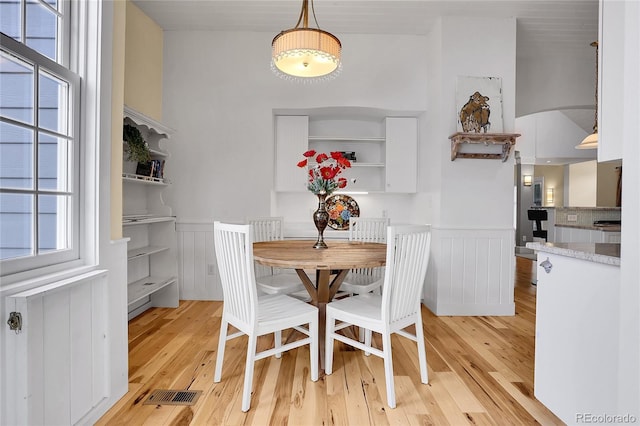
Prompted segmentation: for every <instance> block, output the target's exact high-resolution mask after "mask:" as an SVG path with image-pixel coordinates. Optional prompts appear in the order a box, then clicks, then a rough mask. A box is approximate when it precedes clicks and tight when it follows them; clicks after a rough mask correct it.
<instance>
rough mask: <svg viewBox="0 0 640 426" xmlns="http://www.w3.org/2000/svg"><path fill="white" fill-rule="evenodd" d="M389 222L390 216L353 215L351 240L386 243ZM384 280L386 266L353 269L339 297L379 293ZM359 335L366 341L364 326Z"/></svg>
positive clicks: (350, 231) (350, 228)
mask: <svg viewBox="0 0 640 426" xmlns="http://www.w3.org/2000/svg"><path fill="white" fill-rule="evenodd" d="M389 223H390V219H389V218H388V217H352V218H350V219H349V241H364V242H369V243H385V242H386V241H387V227H388V226H389ZM383 280H384V267H378V268H358V269H352V270H351V271H349V274H347V276H346V277H345V279H344V281H343V282H342V284H341V285H340V294H339V296H338V298H340V297H342V296H345V295H347V296H353V295H357V294H365V293H370V292H372V291H374V292H377V293H378V294H379V293H380V288H381V287H382V282H383ZM358 336H359V339H360V341H361V342H364V336H365V330H364V329H363V328H360V329H359V333H358Z"/></svg>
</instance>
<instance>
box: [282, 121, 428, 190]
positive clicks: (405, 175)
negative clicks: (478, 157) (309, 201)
mask: <svg viewBox="0 0 640 426" xmlns="http://www.w3.org/2000/svg"><path fill="white" fill-rule="evenodd" d="M275 127H276V162H277V167H276V173H277V175H276V180H275V187H276V190H277V191H306V187H305V185H304V182H305V179H306V174H305V173H304V171H303V172H302V173H301V172H300V169H299V168H298V170H296V168H295V164H296V162H297V161H299V160H300V159H301V158H302V153H303V152H304V151H306V150H307V149H313V150H315V151H317V152H325V153H327V154H328V153H330V152H333V151H342V152H354V153H355V156H356V160H355V161H351V168H349V169H346V170H344V171H343V173H342V177H344V178H346V179H347V180H348V184H347V192H349V191H354V192H355V191H363V192H365V191H366V192H396V193H412V192H415V191H416V181H417V159H416V158H417V155H416V154H417V138H418V135H417V127H418V126H417V118H415V117H383V116H375V117H374V116H369V117H368V116H361V115H360V116H357V117H355V118H349V117H344V116H341V117H335V116H333V117H327V116H326V115H323V116H320V117H314V116H312V115H311V116H276V120H275ZM390 147H392V150H390V149H389V148H390ZM291 153H293V155H292V154H291Z"/></svg>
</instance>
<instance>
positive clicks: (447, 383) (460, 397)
mask: <svg viewBox="0 0 640 426" xmlns="http://www.w3.org/2000/svg"><path fill="white" fill-rule="evenodd" d="M435 375H436V377H437V378H438V380H439V381H441V382H442V384H443V385H444V387H445V389H446V390H447V391H448V392H449V394H450V395H451V397H452V398H453V400H454V401H455V403H456V405H458V408H460V411H462V412H465V413H466V412H478V413H484V412H485V409H484V407H483V406H482V404H480V401H478V399H477V398H476V397H475V396H473V393H472V392H471V391H470V390H469V388H468V387H467V386H466V385H465V384H464V383H463V382H462V381H461V380H460V379H459V378H458V376H457V375H456V374H455V373H453V372H450V373H436V374H435Z"/></svg>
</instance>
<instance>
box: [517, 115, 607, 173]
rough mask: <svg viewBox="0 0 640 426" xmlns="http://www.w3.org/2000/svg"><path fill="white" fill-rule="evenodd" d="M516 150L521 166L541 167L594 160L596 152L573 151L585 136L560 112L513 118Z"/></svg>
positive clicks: (585, 133)
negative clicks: (547, 163)
mask: <svg viewBox="0 0 640 426" xmlns="http://www.w3.org/2000/svg"><path fill="white" fill-rule="evenodd" d="M515 126H516V131H517V132H518V133H520V134H521V135H522V136H521V137H519V138H518V142H517V144H516V149H517V150H518V151H519V152H520V158H521V161H522V164H544V160H545V159H552V160H556V159H558V158H564V159H566V160H572V159H584V160H589V159H595V158H596V151H595V150H592V149H576V148H575V146H576V145H578V144H579V143H580V141H581V140H582V139H584V137H585V136H587V132H585V131H584V130H583V129H581V128H580V127H579V126H578V125H577V124H576V123H574V122H573V121H571V120H570V119H569V118H568V117H567V116H566V115H565V114H563V113H562V112H560V111H545V112H538V113H534V114H529V115H525V116H522V117H518V118H516V121H515Z"/></svg>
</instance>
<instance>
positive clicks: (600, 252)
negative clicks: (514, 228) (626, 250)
mask: <svg viewBox="0 0 640 426" xmlns="http://www.w3.org/2000/svg"><path fill="white" fill-rule="evenodd" d="M527 248H530V249H533V250H535V251H538V252H545V253H552V254H559V255H561V256H566V257H572V258H575V259H582V260H587V261H589V262H595V263H604V264H606V265H615V266H620V244H619V243H527Z"/></svg>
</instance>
